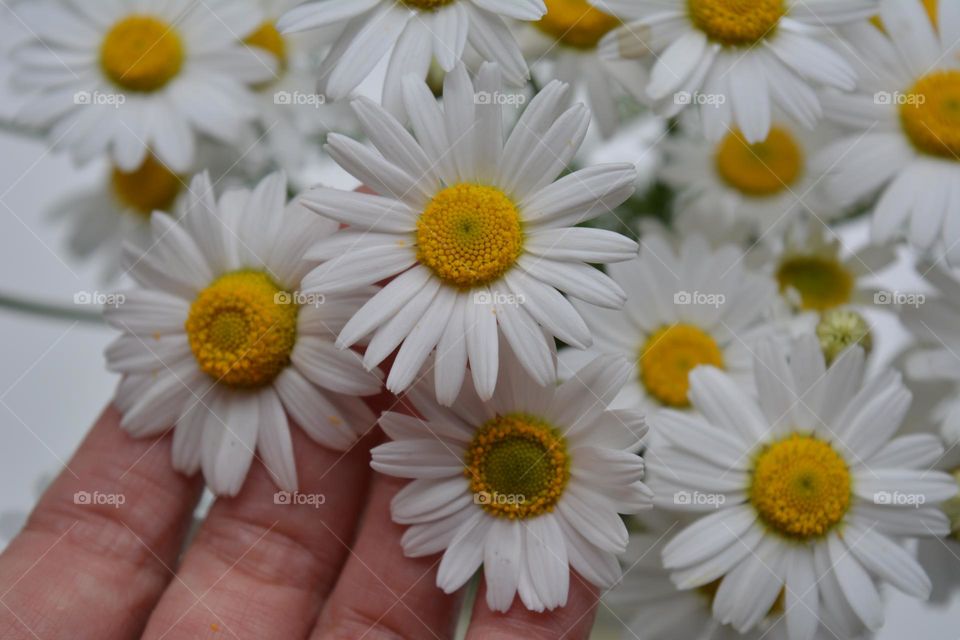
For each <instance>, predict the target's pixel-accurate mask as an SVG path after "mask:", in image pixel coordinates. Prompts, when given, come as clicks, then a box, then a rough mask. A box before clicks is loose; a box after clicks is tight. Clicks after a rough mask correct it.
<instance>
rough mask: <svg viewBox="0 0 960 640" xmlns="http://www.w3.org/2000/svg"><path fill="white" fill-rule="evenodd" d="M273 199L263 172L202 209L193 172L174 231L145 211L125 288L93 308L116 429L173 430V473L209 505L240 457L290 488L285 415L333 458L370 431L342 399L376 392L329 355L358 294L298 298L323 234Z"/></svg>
mask: <svg viewBox="0 0 960 640" xmlns="http://www.w3.org/2000/svg"><path fill="white" fill-rule="evenodd" d="M286 194H287V181H286V179H285V178H284V177H283V176H282V175H280V174H274V175H272V176H269V177H267V178H265V179H264V180H263V181H262V182H261V183H260V184H259V185H258V186H257V187H256V188H255V189H254V190H252V191H250V190H247V189H236V190H232V191H227V192H226V193H224V194H223V196H221V198H220V200H219V201H218V202H215V201H214V199H213V188H212V186H211V184H210V181H209V178H208V177H207V176H206V174H204V175H201V176H198V177H196V178H195V179H194V180H193V182H192V183H191V185H190V193H189V198H188V205H187V207H186V210H185V212H184V215H183V218H182V219H181V222H180V223H179V224H178V223H177V222H175V221H174V220H173V219H172V218H171V217H170V216H167V215H165V214H163V213H159V212H157V213H154V215H153V217H152V219H151V225H152V229H153V245H152V246H151V247H150V249H149V250H148V251H147V253H145V254H143V255H139V256H131V258H132V260H133V265H132V267H131V270H130V274H131V275H132V276H133V278H134V279H135V280H136V281H137V283H138V284H139V285H140V286H139V288H136V289H132V290H129V291H125V292H122V293H121V294H119V295H118V297H117V300H118V304H116V305H115V306H113V307H108V308H107V310H106V317H107V320H108V322H110V324H111V325H112V326H114V327H115V328H117V329H119V330H121V331H122V332H123V335H122V336H121V337H120V338H118V339H117V340H116V341H115V342H114V343H113V344H112V345H111V346H110V347H109V348H108V349H107V365H108V367H109V369H110V370H111V371H115V372H117V373H121V374H123V378H122V380H121V382H120V385H119V388H118V390H117V395H116V399H115V402H116V404H117V407H118V408H119V409H120V410H121V411H122V412H123V414H124V416H123V421H122V423H121V424H122V426H123V428H125V429H126V430H127V431H128V432H130V434H131V435H133V436H136V437H147V436H154V435H158V434H160V433H163V432H164V431H166V430H167V429H168V428H169V425H171V424H175V425H176V427H175V428H174V432H173V465H174V467H175V468H176V469H178V470H179V471H182V472H183V473H186V474H193V473H195V472H196V471H197V470H198V469H201V468H202V469H203V475H204V477H205V478H206V480H207V484H208V485H209V486H210V488H211V490H213V491H214V493H216V494H218V495H231V496H232V495H236V494H237V492H238V491H239V490H240V488H241V486H242V485H243V481H244V478H245V477H246V474H247V470H248V469H249V467H250V463H251V461H252V460H253V458H254V450H256V451H257V455H258V456H259V458H260V459H262V460H263V463H264V465H265V466H266V468H267V469H268V470H269V471H270V473H271V475H272V476H273V477H274V479H275V480H276V482H277V484H278V485H279V486H280V487H281V488H283V489H285V490H287V491H295V490H296V488H297V475H296V469H295V467H294V460H293V448H292V441H291V437H290V427H289V424H288V420H287V414H289V415H290V417H291V418H292V419H293V420H294V421H295V422H296V423H297V424H299V425H300V426H301V427H302V428H303V429H304V431H305V432H306V433H307V434H308V435H309V436H310V437H311V438H313V439H314V440H316V441H317V442H319V443H320V444H322V445H324V446H327V447H330V448H333V449H338V450H344V449H346V448H348V447H349V446H350V445H351V444H352V443H353V442H354V441H355V440H356V438H357V437H358V433H357V430H362V429H365V428H369V427H370V426H371V425H372V423H373V421H374V417H373V416H372V415H371V414H370V412H369V411H368V410H367V409H366V408H365V405H364V404H363V402H362V400H360V398H358V397H356V396H364V395H372V394H375V393H377V392H378V390H379V389H380V382H379V380H378V379H377V378H376V377H375V376H374V375H372V374H371V373H369V372H367V371H365V370H364V369H363V366H362V365H361V362H360V357H359V356H358V355H357V354H355V353H353V352H352V351H340V350H338V349H336V348H335V347H334V346H333V337H334V335H335V332H336V331H338V330H339V329H340V328H341V327H342V326H343V322H344V321H345V320H346V319H347V318H349V317H350V316H351V315H352V314H353V313H354V312H355V311H356V309H357V307H358V306H359V303H360V302H361V301H362V299H363V298H364V297H365V296H364V295H363V294H362V293H360V292H358V293H357V294H355V295H353V296H344V297H335V296H329V297H323V298H320V297H316V296H304V294H303V293H302V292H301V290H300V282H301V280H302V278H303V276H304V275H305V274H306V272H307V271H308V270H309V268H310V267H311V266H312V264H309V263H306V262H305V261H304V260H303V259H302V256H303V253H304V251H305V250H306V249H307V247H309V246H310V245H311V244H312V243H314V242H317V241H319V240H322V239H323V238H325V237H327V236H329V235H331V234H332V233H334V232H335V231H336V228H337V225H336V224H335V223H332V222H329V221H325V220H323V219H321V218H319V217H317V216H315V215H313V214H312V213H310V212H308V211H304V210H303V209H301V208H299V207H298V206H297V205H296V204H291V205H287V204H286Z"/></svg>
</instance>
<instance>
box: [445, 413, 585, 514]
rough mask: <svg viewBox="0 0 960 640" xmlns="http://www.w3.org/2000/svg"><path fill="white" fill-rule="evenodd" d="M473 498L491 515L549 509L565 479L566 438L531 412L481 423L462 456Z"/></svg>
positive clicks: (567, 476) (567, 466) (567, 465)
mask: <svg viewBox="0 0 960 640" xmlns="http://www.w3.org/2000/svg"><path fill="white" fill-rule="evenodd" d="M464 475H465V476H466V477H467V478H468V479H469V481H470V491H471V492H472V493H473V494H474V502H475V503H476V504H478V505H479V506H480V507H482V508H483V509H484V510H485V511H486V512H487V513H490V514H491V515H494V516H498V517H502V518H510V519H525V518H533V517H536V516H539V515H542V514H544V513H547V512H550V511H553V508H554V506H556V504H557V502H558V501H559V500H560V496H562V495H563V490H564V488H565V487H566V486H567V482H568V481H569V479H570V456H569V454H568V452H567V442H566V440H565V439H564V437H563V435H561V434H560V432H559V431H557V430H556V429H554V428H553V427H552V426H551V425H549V424H548V423H546V422H545V421H543V420H541V419H540V418H536V417H534V416H530V415H526V414H520V413H514V414H507V415H504V416H498V417H496V418H493V419H492V420H490V421H488V422H486V423H485V424H483V425H482V426H481V427H480V428H479V429H478V430H477V432H476V434H475V435H474V436H473V440H472V441H471V442H470V446H469V447H467V452H466V456H465V458H464Z"/></svg>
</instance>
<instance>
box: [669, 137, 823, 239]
mask: <svg viewBox="0 0 960 640" xmlns="http://www.w3.org/2000/svg"><path fill="white" fill-rule="evenodd" d="M824 135H825V134H824V133H823V128H822V127H820V128H818V130H817V132H815V133H814V134H812V135H811V134H810V133H808V132H804V131H800V130H798V128H797V126H796V125H794V124H791V123H790V122H789V121H788V120H786V119H777V120H775V121H774V123H773V124H772V125H771V127H770V132H769V133H768V134H767V136H766V138H764V139H763V140H761V141H759V142H756V143H754V144H750V143H748V142H747V141H746V139H745V138H744V136H743V134H742V133H741V132H740V131H738V130H736V129H733V130H730V131H728V132H727V133H726V134H725V135H724V136H723V137H722V138H721V139H720V140H719V141H717V142H711V141H708V140H705V139H704V138H703V136H702V133H701V131H700V130H699V127H696V126H685V127H683V128H682V129H681V133H680V135H677V136H672V137H669V138H666V139H665V140H664V142H663V147H664V151H665V155H666V162H665V163H664V166H663V168H662V169H661V171H660V176H661V179H662V180H663V181H664V182H665V183H666V184H667V185H669V186H670V187H672V188H673V189H674V191H675V192H676V193H677V200H676V204H675V205H674V207H675V209H676V210H678V211H681V212H684V214H686V215H695V216H698V217H702V218H706V217H708V216H709V217H712V218H713V219H714V220H715V222H716V224H718V225H719V226H721V227H724V228H730V227H739V226H741V225H742V226H744V227H746V228H749V229H750V230H751V231H752V232H753V234H754V235H755V236H758V237H760V239H761V240H772V239H774V238H779V237H780V236H782V233H783V229H784V228H785V227H786V226H787V225H788V224H789V223H790V222H791V221H793V220H795V219H796V218H797V217H799V216H801V215H804V214H806V215H811V214H813V215H816V216H817V217H818V218H820V219H821V220H830V219H832V218H835V217H836V216H837V215H838V214H840V213H841V212H842V211H841V210H840V209H839V208H837V207H834V206H833V205H832V203H830V202H829V201H828V200H827V199H826V198H825V197H824V194H823V193H822V189H820V188H818V183H819V182H820V178H821V176H820V175H819V174H818V173H817V172H816V170H815V168H814V167H815V165H814V163H813V156H814V154H815V153H816V152H817V151H818V149H819V148H820V147H821V146H822V144H821V143H822V142H823V138H824Z"/></svg>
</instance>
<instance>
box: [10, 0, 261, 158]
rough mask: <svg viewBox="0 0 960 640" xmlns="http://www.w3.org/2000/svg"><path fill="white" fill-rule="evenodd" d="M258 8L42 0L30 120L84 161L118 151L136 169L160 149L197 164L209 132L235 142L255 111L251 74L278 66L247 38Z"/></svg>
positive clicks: (32, 13)
mask: <svg viewBox="0 0 960 640" xmlns="http://www.w3.org/2000/svg"><path fill="white" fill-rule="evenodd" d="M19 10H20V9H19V8H18V11H19ZM258 16H259V12H258V11H257V10H256V7H255V5H253V4H251V3H250V2H248V1H246V0H241V1H238V0H213V1H207V2H200V3H189V4H187V3H183V2H149V1H147V2H145V1H141V0H116V1H115V2H68V1H67V0H40V1H38V2H36V3H31V6H30V8H29V12H28V13H26V22H27V24H28V27H29V28H30V29H31V30H32V31H33V32H34V33H36V35H37V38H36V40H34V41H31V42H30V43H28V44H26V45H25V46H24V47H22V48H21V49H20V50H19V51H18V52H17V54H16V59H17V70H16V76H15V78H16V80H17V81H18V82H19V83H20V84H22V85H25V86H27V87H29V88H30V89H35V90H37V91H38V95H36V96H35V97H34V98H32V99H31V100H29V101H28V102H27V105H26V107H25V109H24V110H23V112H22V113H21V114H20V116H19V118H20V121H21V122H22V123H24V124H25V125H27V126H31V127H37V128H41V129H45V130H49V132H50V137H51V139H52V140H54V141H55V145H56V146H57V147H62V148H68V149H70V151H72V152H73V154H74V155H75V156H76V157H78V158H79V159H80V160H82V161H86V160H89V159H91V158H93V157H94V156H96V155H97V154H100V153H103V152H107V151H109V152H110V155H111V158H112V159H113V162H114V163H115V164H116V165H117V166H119V167H121V168H122V169H123V170H124V171H133V170H135V169H136V168H137V167H139V166H140V165H141V164H143V162H144V160H145V158H146V157H147V154H148V152H149V151H152V152H153V153H154V154H155V155H156V156H157V157H158V158H159V160H160V161H161V162H162V163H163V164H165V165H167V166H168V167H170V169H171V170H173V171H177V172H185V171H188V170H189V169H190V165H191V163H192V162H193V160H194V154H195V148H196V145H197V138H198V136H200V135H207V136H211V137H213V138H215V139H217V140H221V141H224V142H235V141H236V140H237V135H238V133H239V132H240V130H241V129H242V127H243V126H244V124H245V123H246V122H248V121H249V119H250V118H252V116H253V113H254V112H253V108H252V97H251V95H250V93H249V92H248V91H247V88H246V86H245V84H246V83H248V82H260V81H264V80H267V79H269V78H271V77H273V73H274V67H275V65H274V62H273V61H272V60H271V59H270V58H269V56H264V55H259V54H257V53H255V51H254V50H253V49H251V48H248V47H244V46H242V45H241V44H240V43H239V42H238V40H239V39H241V38H243V37H245V36H246V35H248V34H249V33H250V32H251V31H252V30H253V29H255V28H256V26H257V24H258V22H259V17H258Z"/></svg>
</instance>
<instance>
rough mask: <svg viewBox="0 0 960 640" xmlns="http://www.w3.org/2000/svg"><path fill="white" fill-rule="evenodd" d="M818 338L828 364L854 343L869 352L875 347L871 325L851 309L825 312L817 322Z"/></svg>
mask: <svg viewBox="0 0 960 640" xmlns="http://www.w3.org/2000/svg"><path fill="white" fill-rule="evenodd" d="M817 338H818V339H819V340H820V349H821V350H822V351H823V356H824V358H826V360H827V364H830V363H831V362H833V361H834V360H836V359H837V357H838V356H839V355H840V354H841V353H843V352H844V351H846V350H847V349H848V348H849V347H852V346H853V345H860V347H861V348H862V349H863V350H864V351H865V352H867V353H869V352H870V349H871V348H872V347H873V337H872V335H871V334H870V325H869V324H867V321H866V319H865V318H864V317H863V316H862V315H860V314H859V313H857V312H856V311H852V310H850V309H830V310H829V311H827V312H826V313H824V314H823V317H822V318H820V322H819V323H818V324H817Z"/></svg>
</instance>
